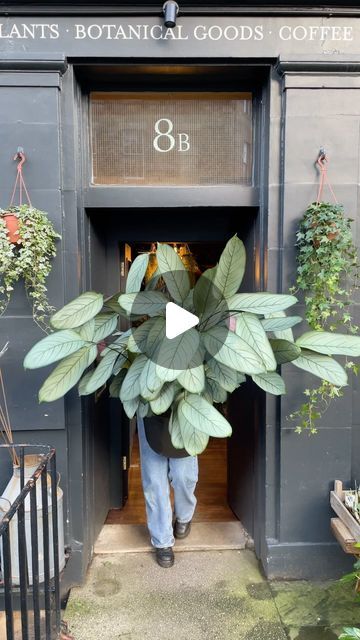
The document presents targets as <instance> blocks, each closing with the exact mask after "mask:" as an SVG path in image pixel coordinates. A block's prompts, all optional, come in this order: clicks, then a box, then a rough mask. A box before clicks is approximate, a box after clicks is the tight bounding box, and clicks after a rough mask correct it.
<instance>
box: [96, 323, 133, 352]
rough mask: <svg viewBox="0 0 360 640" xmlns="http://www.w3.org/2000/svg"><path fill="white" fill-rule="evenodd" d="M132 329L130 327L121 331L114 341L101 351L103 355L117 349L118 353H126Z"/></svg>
mask: <svg viewBox="0 0 360 640" xmlns="http://www.w3.org/2000/svg"><path fill="white" fill-rule="evenodd" d="M131 331H132V330H131V329H128V330H127V331H124V332H123V333H121V334H120V335H119V336H118V337H117V338H115V340H113V342H111V343H110V344H109V345H108V346H107V347H105V349H104V350H103V351H102V352H101V355H102V356H105V355H106V354H107V353H108V352H109V351H116V352H117V353H118V354H120V353H125V352H126V347H127V344H128V340H129V337H130V335H131Z"/></svg>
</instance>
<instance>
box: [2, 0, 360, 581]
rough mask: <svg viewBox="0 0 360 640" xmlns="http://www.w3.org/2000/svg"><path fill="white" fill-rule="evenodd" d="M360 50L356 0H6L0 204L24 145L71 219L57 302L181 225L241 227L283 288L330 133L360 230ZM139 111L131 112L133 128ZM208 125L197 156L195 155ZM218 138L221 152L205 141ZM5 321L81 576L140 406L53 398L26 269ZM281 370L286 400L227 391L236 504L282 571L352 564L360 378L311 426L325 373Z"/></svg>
mask: <svg viewBox="0 0 360 640" xmlns="http://www.w3.org/2000/svg"><path fill="white" fill-rule="evenodd" d="M327 6H328V3H327ZM359 55H360V26H359V22H358V9H356V8H354V9H351V7H350V6H349V5H348V7H347V9H346V10H341V8H340V7H339V6H334V7H333V8H332V9H331V10H330V9H329V8H328V9H323V8H318V9H314V8H313V7H309V8H306V6H304V7H302V8H291V7H289V6H287V7H281V6H279V5H276V7H274V6H272V5H271V3H269V6H268V7H267V8H264V6H262V7H261V8H256V7H251V8H246V7H244V6H241V5H239V3H236V2H234V3H233V4H231V6H230V3H229V6H227V7H221V8H220V7H217V6H216V5H211V6H210V5H209V6H208V7H206V8H205V7H204V6H202V5H199V6H198V5H196V3H189V2H188V3H186V4H185V5H184V6H182V5H180V12H179V15H178V18H177V24H176V26H175V27H174V28H172V29H171V28H166V27H165V26H164V20H163V16H162V12H161V6H160V5H159V7H155V6H154V5H153V4H151V5H149V6H144V4H141V5H140V4H139V6H134V7H133V8H132V9H129V7H128V6H122V4H121V3H120V4H117V5H116V6H109V7H107V6H106V5H103V6H101V9H100V8H99V6H96V4H90V5H89V4H87V6H84V5H78V6H75V5H72V6H66V5H65V4H61V3H59V4H58V5H57V6H55V5H52V6H49V5H42V6H41V5H39V4H35V3H33V4H32V5H31V6H29V5H26V7H25V6H23V7H22V6H21V5H19V4H15V3H8V5H7V7H6V9H5V8H1V7H0V140H1V145H0V146H1V149H0V168H1V170H0V176H1V179H0V196H1V199H0V205H1V206H2V207H5V206H6V205H7V204H8V201H9V199H10V195H11V187H12V184H13V180H14V173H15V169H14V163H13V162H12V157H13V156H14V153H15V152H16V149H17V147H18V146H22V147H23V148H24V151H25V154H26V156H27V159H28V162H27V164H26V167H25V168H24V171H26V174H25V175H26V182H27V185H28V188H29V189H30V191H31V195H32V202H33V203H34V204H35V205H36V206H37V207H38V208H39V209H42V210H45V211H47V212H48V213H49V216H50V218H51V220H52V221H53V222H54V225H55V227H56V229H57V230H58V231H59V232H60V233H61V235H62V240H61V243H60V244H59V250H58V255H57V258H56V260H55V261H54V267H53V270H52V273H51V276H50V279H49V297H50V301H51V303H52V304H53V305H54V306H55V307H56V308H60V307H61V306H62V305H63V304H64V303H65V302H66V301H69V300H71V299H72V298H74V297H76V296H77V295H79V293H81V292H82V291H84V290H86V289H93V290H99V291H103V292H104V293H105V294H107V295H110V294H112V293H114V292H116V291H118V290H121V286H122V278H123V277H124V275H125V273H126V263H127V261H128V260H129V254H128V252H129V247H131V246H135V245H136V243H139V242H149V241H151V240H153V239H155V240H163V241H167V240H169V239H174V238H175V239H177V238H178V237H179V235H181V234H182V235H183V236H184V239H185V240H187V241H190V242H200V243H203V244H204V246H206V243H209V245H210V244H211V243H212V244H214V243H216V242H225V241H226V240H227V239H228V238H229V237H230V235H232V234H233V233H235V232H238V234H239V236H240V237H242V238H243V239H244V241H245V244H246V245H247V252H248V256H249V257H250V259H249V265H250V266H249V269H248V273H247V283H246V284H247V285H248V286H249V287H250V288H251V289H252V290H254V291H256V290H263V289H268V290H269V291H274V292H287V291H288V288H289V287H290V286H291V285H293V284H294V279H295V269H296V263H295V248H294V243H295V232H296V227H297V222H298V220H299V219H300V217H301V215H302V214H303V212H304V210H305V209H306V207H307V205H308V204H309V203H311V202H312V201H313V200H314V199H315V198H316V192H317V188H316V184H317V180H318V174H317V170H316V167H315V161H316V158H317V156H318V153H319V150H320V148H322V147H323V148H325V150H326V152H327V154H328V157H329V159H330V163H329V172H331V180H332V184H333V187H334V189H335V191H336V194H337V197H338V200H339V201H340V202H342V203H343V204H344V206H345V210H346V212H347V213H348V215H349V217H351V218H354V219H355V223H354V225H353V229H354V234H356V239H357V244H358V240H359V238H358V236H359V228H358V224H357V217H358V216H357V209H358V193H359V121H360V100H359V98H360V76H359V70H360V62H359V60H360V58H359ZM169 93H171V95H169ZM165 94H167V95H165ZM190 94H192V95H191V96H190ZM124 97H125V98H126V99H127V100H128V104H130V105H133V106H134V105H135V104H136V105H138V104H139V105H140V102H139V101H143V103H144V104H145V100H148V101H149V100H150V102H151V105H150V103H148V106H146V105H145V106H143V107H142V108H141V105H140V107H139V111H138V113H137V114H136V115H134V112H135V107H134V109H133V110H132V109H131V108H130V110H129V111H128V112H126V111H125V115H123V111H121V106H120V107H117V106H116V104H115V103H117V101H118V102H119V103H121V100H122V99H123V98H124ZM170 99H171V101H172V102H171V104H170V102H169V100H170ZM232 99H238V100H240V101H242V102H241V104H242V105H243V107H242V109H243V112H242V115H241V118H242V119H240V120H239V122H240V124H239V126H238V129H236V126H237V125H236V126H235V124H234V127H235V129H234V131H235V133H234V136H233V145H234V148H235V147H237V145H238V144H240V143H238V141H237V135H239V136H241V135H243V138H241V147H240V151H239V149H237V153H238V155H237V156H236V154H235V155H234V158H233V159H232V162H231V167H230V165H229V166H228V165H227V161H228V154H225V155H224V156H222V155H221V146H222V144H223V141H224V136H225V134H226V131H228V128H229V124H228V121H227V122H226V123H225V125H224V131H223V132H222V134H221V136H218V137H216V136H217V132H216V126H217V125H216V123H217V122H218V121H219V120H216V119H215V120H214V121H211V122H210V124H209V119H208V120H207V116H206V113H209V110H210V112H211V110H213V111H215V110H216V108H217V107H216V105H218V103H219V101H221V100H223V101H224V102H226V101H227V100H230V101H231V100H232ZM191 100H193V101H194V104H195V103H196V104H197V105H198V106H197V107H196V109H197V111H196V112H195V111H191V109H192V104H189V102H191ZM186 101H188V106H187V107H186V109H185V107H184V104H185V102H186ZM212 101H213V103H214V108H213V109H212V107H211V103H212ZM200 103H201V104H200ZM205 103H206V104H205ZM199 104H200V106H199ZM102 109H103V111H104V112H105V115H104V112H103V111H102ZM117 109H118V110H117ZM169 109H170V110H171V112H170V111H169ZM194 109H195V106H194ZM206 109H208V111H206ZM219 109H220V107H219ZM221 109H222V111H221V112H222V113H223V111H224V108H223V106H221ZM126 113H127V114H128V115H126ZM169 113H170V115H169ZM126 117H128V118H129V121H130V123H131V126H128V128H127V133H126V136H123V137H121V136H122V129H123V128H124V127H125V125H126ZM239 118H240V116H239ZM144 121H146V125H145V128H146V127H147V130H148V133H149V136H150V137H149V140H150V143H151V144H152V148H151V153H152V154H153V155H150V156H149V157H148V158H147V157H146V156H145V157H141V159H139V156H141V151H142V150H141V148H140V151H139V148H138V146H137V145H138V142H139V140H138V137H137V133H136V132H137V131H138V129H139V126H140V125H139V122H140V123H141V122H142V123H143V122H144ZM160 121H163V122H162V123H161V122H160ZM194 121H195V125H194ZM159 122H160V124H159ZM204 122H205V125H204ZM109 123H110V124H109ZM124 123H125V124H124ZM246 123H247V124H246ZM202 125H204V126H203V128H201V127H202ZM141 126H142V127H143V125H141ZM187 127H188V128H187ZM246 127H248V128H246ZM205 129H206V130H205ZM197 130H200V131H201V135H200V134H199V135H198V137H197V138H196V154H197V156H199V157H200V164H202V165H203V171H202V174H201V175H200V173H201V172H200V173H199V174H196V170H198V167H199V162H198V160H196V158H195V160H194V155H196V154H195V152H194V154H193V155H192V156H191V152H192V151H193V147H194V144H193V140H195V132H196V131H197ZM244 131H245V133H244ZM224 132H225V133H224ZM237 132H238V133H237ZM164 136H165V139H164V140H162V139H161V138H163V137H164ZM202 136H203V137H202ZM120 138H121V142H119V140H120ZM214 139H215V141H216V143H215V146H214V143H213V140H214ZM239 139H240V138H239ZM202 140H203V145H204V146H203V148H202ZM157 145H158V149H157V148H156V146H157ZM216 145H217V146H216ZM140 147H141V145H140ZM227 148H228V147H227ZM134 149H135V151H136V150H137V151H136V152H135V151H134ZM154 149H155V151H154ZM157 152H158V153H157ZM189 152H190V153H189ZM216 152H218V153H219V158H220V160H219V162H217V163H216V162H211V161H208V159H209V158H211V157H212V154H215V153H216ZM156 153H157V155H156ZM187 153H188V154H189V155H188V156H187V155H186V154H187ZM126 154H128V156H129V160H128V162H127V164H126V163H125V162H123V163H121V162H120V160H119V156H121V157H125V156H126ZM154 154H155V155H154ZM190 161H191V163H192V164H190V167H191V170H189V165H188V162H190ZM139 163H140V164H139ZM156 163H158V164H156ZM140 165H141V170H140V169H139V166H140ZM234 166H235V167H236V168H237V171H235V172H234V173H233V174H232V173H231V170H232V169H231V168H233V167H234ZM194 167H195V168H194ZM196 168H197V169H196ZM181 239H182V238H181ZM302 311H303V308H301V312H302ZM355 312H356V310H355ZM0 323H1V324H0V326H1V336H2V337H3V338H4V341H6V340H9V349H8V351H7V353H6V355H5V356H4V358H3V360H2V368H3V372H4V374H5V376H6V381H7V394H8V400H9V410H10V414H11V418H12V423H13V425H14V431H15V438H16V441H17V442H20V441H23V442H33V443H35V442H41V443H47V444H51V445H53V446H55V447H56V450H57V456H58V467H59V471H60V474H61V484H62V488H63V489H64V492H65V496H66V514H67V515H66V523H65V529H66V540H67V545H68V547H69V552H70V558H69V561H68V564H67V568H66V574H67V577H66V580H67V582H68V584H75V583H78V582H81V580H82V579H83V576H84V574H85V571H86V567H87V565H88V563H89V561H90V559H91V556H92V552H93V546H94V541H95V539H96V537H97V535H98V533H99V530H100V528H101V526H102V524H103V522H104V520H105V518H106V514H107V511H108V510H109V509H110V508H111V507H121V505H122V504H123V501H124V496H125V493H126V481H127V478H126V472H125V473H122V472H121V471H120V469H121V465H122V461H123V457H124V446H125V444H126V443H125V444H124V435H123V434H124V432H125V429H123V430H121V429H120V428H119V425H120V424H124V423H125V421H124V416H123V415H122V414H121V407H120V403H117V402H116V401H113V400H111V401H110V400H107V399H106V398H105V397H104V395H102V396H101V397H100V398H98V399H95V400H94V399H85V400H84V399H83V400H80V399H79V398H78V396H77V393H76V392H75V391H74V392H70V393H69V394H67V396H66V398H65V400H59V401H56V402H54V403H52V404H48V405H45V404H42V405H39V404H38V402H37V392H38V389H39V386H40V384H41V381H42V380H43V379H44V377H45V374H44V372H43V371H41V370H39V371H38V372H37V371H31V372H29V371H28V372H25V371H24V370H23V366H22V362H23V358H24V355H25V354H26V352H27V351H28V350H29V348H30V346H31V345H32V344H33V343H34V342H35V341H36V340H38V339H39V338H40V337H41V332H40V331H39V329H38V328H37V326H36V325H35V324H34V323H33V321H32V318H31V315H30V312H29V306H28V302H27V300H26V297H25V295H24V293H23V290H22V287H21V286H19V287H18V288H17V290H16V291H15V292H14V295H13V297H12V300H11V303H10V305H9V307H8V309H7V311H6V314H5V315H4V316H3V317H2V318H1V319H0ZM283 375H284V378H285V380H286V385H287V391H288V393H287V395H286V396H284V397H283V398H282V399H281V401H280V400H279V399H276V398H274V397H272V396H267V397H265V396H263V395H262V394H256V393H255V391H254V390H253V389H252V388H250V387H247V388H246V389H245V391H241V393H239V394H237V395H236V394H235V396H236V397H235V398H233V399H232V400H231V402H230V406H229V411H230V415H231V418H232V421H233V424H234V427H236V429H235V428H234V432H236V433H235V434H234V436H233V441H232V444H230V453H229V467H228V474H229V496H230V497H229V504H230V506H231V507H232V509H233V511H234V512H235V513H236V515H237V517H238V518H239V519H240V520H241V521H242V522H243V524H244V526H245V527H246V528H247V530H248V531H249V533H250V534H251V536H252V537H253V538H254V541H255V551H256V554H257V556H258V557H259V559H260V560H261V563H262V565H263V567H264V570H265V572H266V574H267V575H268V576H269V577H288V578H314V577H332V576H338V575H341V573H342V571H343V570H345V569H346V568H347V567H348V566H349V564H351V561H349V560H348V558H346V557H345V555H344V554H343V552H342V551H341V550H340V548H339V547H338V545H337V543H336V541H335V540H334V538H333V536H332V533H331V531H330V517H331V511H330V507H329V500H328V494H329V490H330V488H331V485H332V482H333V480H334V479H335V478H339V479H341V480H343V481H344V482H347V483H350V482H353V481H354V480H358V479H359V470H360V468H359V453H360V436H359V417H358V416H359V415H360V414H359V398H358V382H357V381H356V380H355V381H354V382H353V383H352V384H350V385H349V387H348V388H347V389H346V391H345V393H344V397H343V398H341V399H339V400H338V401H337V403H336V405H334V408H333V409H332V410H331V413H329V414H327V415H326V418H324V420H323V422H322V425H321V427H320V429H319V433H318V435H316V436H314V437H311V438H310V437H308V436H307V435H301V436H299V435H297V434H296V433H295V431H294V425H293V424H292V423H291V422H289V420H288V419H287V416H288V415H289V414H290V413H291V411H293V410H294V409H296V408H297V407H298V405H299V403H300V402H301V401H302V391H303V389H304V388H305V387H306V386H307V385H309V384H310V383H311V381H310V380H309V378H307V377H306V376H305V374H304V375H302V373H301V372H300V370H296V371H295V370H294V369H292V370H291V371H290V368H289V369H288V368H287V366H286V365H285V366H284V367H283ZM19 390H20V392H19ZM125 448H126V447H125ZM5 475H6V472H5V470H4V473H3V472H2V473H1V476H0V480H1V481H3V478H4V477H5Z"/></svg>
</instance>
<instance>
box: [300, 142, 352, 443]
mask: <svg viewBox="0 0 360 640" xmlns="http://www.w3.org/2000/svg"><path fill="white" fill-rule="evenodd" d="M315 164H316V167H317V169H318V170H319V172H320V179H319V186H318V191H317V199H316V201H315V202H313V203H312V204H311V205H310V206H309V207H308V208H307V210H306V212H305V214H304V216H303V218H302V219H301V221H300V224H299V229H298V231H297V234H296V237H297V242H296V246H297V248H298V257H297V278H296V287H293V288H292V289H291V291H292V292H296V291H299V290H300V291H303V292H304V302H305V307H306V314H305V315H306V320H307V322H308V323H309V325H310V327H311V329H316V330H322V331H328V332H333V331H337V330H340V331H341V332H344V331H346V332H347V333H350V334H356V333H357V332H358V327H357V325H356V324H354V322H353V317H352V315H351V308H350V307H351V303H352V298H353V294H354V290H355V289H356V288H358V278H359V263H358V255H357V249H356V247H355V246H354V243H353V238H352V233H351V223H352V222H353V220H352V219H351V218H348V217H346V215H345V212H344V207H343V205H342V204H340V203H339V202H338V200H337V197H336V195H335V191H334V189H333V187H332V185H331V183H330V181H329V178H328V172H327V169H328V165H329V161H328V158H327V155H326V153H325V151H324V149H321V150H320V152H319V156H318V158H317V160H316V163H315ZM326 187H327V188H328V190H329V193H330V196H331V199H332V202H328V201H324V200H323V197H324V192H325V188H326ZM346 366H347V368H349V369H351V370H352V371H354V373H357V371H358V367H357V365H355V364H354V363H353V362H351V361H348V362H347V364H346ZM305 395H306V396H307V398H308V402H306V403H305V404H304V405H302V407H301V408H300V410H299V411H297V412H295V413H294V414H291V417H292V418H294V419H297V420H298V419H299V418H300V424H298V426H297V429H298V431H301V430H302V429H303V428H307V429H310V433H314V432H316V428H315V426H314V421H316V420H317V419H318V418H320V417H321V415H322V413H323V412H324V411H325V410H326V409H327V407H328V405H329V402H330V401H331V400H332V399H333V398H335V397H337V396H340V395H342V391H341V389H340V388H339V387H336V386H334V385H332V384H330V383H329V382H324V381H323V382H322V384H321V385H320V387H318V388H316V389H311V390H310V389H306V390H305Z"/></svg>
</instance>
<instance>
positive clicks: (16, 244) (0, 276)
mask: <svg viewBox="0 0 360 640" xmlns="http://www.w3.org/2000/svg"><path fill="white" fill-rule="evenodd" d="M15 159H20V162H19V164H18V167H17V177H16V181H15V185H14V190H13V193H12V197H11V203H10V206H9V207H8V208H7V209H5V210H2V209H0V315H1V314H2V313H4V311H5V309H6V307H7V306H8V304H9V301H10V298H11V292H12V291H13V289H14V284H15V283H16V282H18V281H19V280H23V281H24V285H25V290H26V293H27V295H28V297H29V299H30V300H31V303H32V312H33V319H34V321H35V322H36V323H37V324H38V325H39V326H40V328H41V329H42V330H44V331H47V329H48V321H47V319H48V317H49V316H50V315H51V314H52V313H53V312H54V308H53V307H52V306H51V305H50V304H49V301H48V299H47V287H46V279H47V277H48V275H49V273H50V271H51V266H52V265H51V259H52V258H53V257H54V256H55V255H56V240H57V239H58V238H60V237H61V236H60V235H59V234H58V233H56V231H55V229H54V227H53V224H52V222H51V221H50V220H49V218H48V215H47V213H46V212H44V211H40V210H39V209H36V208H35V207H33V206H32V204H31V201H30V197H29V194H28V191H27V189H26V185H25V182H24V178H23V176H22V165H23V163H24V162H25V155H24V153H23V151H22V150H19V151H18V153H17V155H16V156H15ZM17 188H18V189H19V201H20V204H19V205H17V206H15V205H14V204H13V202H14V198H15V193H16V190H17ZM23 192H24V193H25V195H26V198H27V200H28V204H22V198H23Z"/></svg>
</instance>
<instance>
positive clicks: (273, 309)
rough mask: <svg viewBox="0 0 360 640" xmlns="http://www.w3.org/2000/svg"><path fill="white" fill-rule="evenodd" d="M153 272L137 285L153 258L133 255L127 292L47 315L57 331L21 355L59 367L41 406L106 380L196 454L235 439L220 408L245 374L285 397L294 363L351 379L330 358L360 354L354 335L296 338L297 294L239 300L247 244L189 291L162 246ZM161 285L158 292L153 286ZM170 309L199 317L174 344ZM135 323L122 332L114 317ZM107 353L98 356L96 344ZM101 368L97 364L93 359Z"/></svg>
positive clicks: (90, 298)
mask: <svg viewBox="0 0 360 640" xmlns="http://www.w3.org/2000/svg"><path fill="white" fill-rule="evenodd" d="M156 256H157V265H158V266H157V270H156V272H155V274H154V276H153V277H152V278H151V279H150V281H149V282H148V283H147V284H146V286H145V288H144V285H143V280H144V275H145V272H146V269H147V266H148V260H149V255H148V254H142V255H140V256H138V257H137V258H136V259H135V260H134V262H133V264H132V266H131V269H130V271H129V275H128V278H127V283H126V291H125V293H121V294H116V295H114V296H113V297H112V298H110V299H108V300H105V301H104V298H103V296H102V295H101V294H100V293H96V292H92V291H89V292H86V293H84V294H82V295H80V296H79V297H78V298H76V299H75V300H73V301H72V302H70V303H69V304H67V305H65V307H63V308H62V309H61V310H60V311H58V312H57V313H55V314H54V315H53V316H52V318H51V324H52V327H53V328H54V332H53V333H52V334H50V335H49V336H47V337H46V338H44V339H42V340H40V341H39V342H38V343H36V344H35V345H34V346H33V347H32V349H31V350H30V351H29V353H28V354H27V356H26V358H25V361H24V366H25V367H26V368H29V369H35V368H38V367H42V366H46V365H49V364H52V363H55V362H58V361H60V362H59V363H58V364H57V366H56V367H55V369H54V370H53V371H52V373H51V374H50V375H49V376H48V377H47V378H46V380H45V382H44V384H43V385H42V387H41V389H40V391H39V400H40V402H44V401H46V402H51V401H53V400H57V399H58V398H60V397H62V396H63V395H64V394H65V393H66V392H67V391H69V389H71V388H72V387H74V385H76V384H79V387H78V388H79V394H80V395H86V394H91V393H93V392H94V391H96V390H97V389H99V388H101V387H102V386H103V385H104V384H105V383H107V382H108V381H110V387H109V388H110V394H111V395H112V396H114V397H118V398H119V399H120V400H121V402H122V404H123V407H124V410H125V412H126V414H127V415H128V416H129V417H130V418H131V417H133V416H134V415H135V413H136V412H138V413H139V414H140V415H141V416H142V417H147V416H151V415H154V414H155V415H165V414H166V413H167V412H169V414H170V415H169V418H168V426H169V432H170V434H171V440H172V443H173V445H174V446H175V447H176V448H179V449H180V448H185V449H186V451H187V452H188V453H189V454H191V455H195V454H198V453H200V452H201V451H203V450H204V449H205V447H206V445H207V443H208V439H209V436H215V437H223V436H229V435H230V434H231V426H230V424H229V422H228V421H227V420H226V418H225V417H224V415H223V414H222V413H221V411H219V409H218V408H217V406H216V405H219V404H221V403H223V402H225V401H226V398H227V395H228V394H229V393H231V392H233V391H234V390H235V389H236V388H237V387H239V386H240V385H241V384H242V383H243V382H244V380H245V378H246V376H248V377H250V378H251V379H252V380H253V381H254V383H255V384H257V385H258V386H259V387H260V388H261V389H263V390H264V391H267V392H269V393H272V394H275V395H280V394H283V393H285V383H284V380H283V379H282V377H281V375H280V373H279V366H280V365H282V364H284V363H287V362H291V363H292V364H293V365H294V366H296V367H299V368H300V369H304V370H306V371H309V372H310V373H312V374H314V375H315V376H318V377H320V378H322V379H325V380H327V381H329V382H331V383H332V384H335V385H338V386H340V387H341V386H344V385H346V384H347V373H346V371H345V369H344V368H343V367H342V366H341V364H340V363H339V362H337V361H336V360H335V359H334V358H333V357H332V356H333V355H351V356H352V357H354V356H358V355H360V338H359V337H357V336H348V335H342V334H338V333H330V332H325V331H308V332H306V333H304V334H302V335H300V336H299V337H298V338H297V339H296V340H295V339H294V337H293V333H292V327H293V326H295V325H296V324H298V323H299V322H301V320H302V319H301V317H299V316H287V315H286V313H285V310H286V309H288V308H289V307H291V306H292V305H294V304H295V303H296V302H297V299H296V298H295V297H294V296H293V295H287V294H273V293H238V289H239V287H240V285H241V281H242V278H243V275H244V271H245V249H244V245H243V243H242V242H241V240H239V238H237V237H236V236H234V237H233V238H231V239H230V240H229V242H228V243H227V245H226V247H225V249H224V251H223V252H222V254H221V256H220V259H219V262H218V264H217V266H216V267H214V268H212V269H209V270H207V271H205V272H204V273H203V274H202V275H201V276H200V277H199V279H198V280H197V282H196V284H195V285H194V286H193V287H192V286H191V283H190V279H189V275H188V272H187V271H186V269H185V267H184V265H183V262H182V260H181V258H180V257H179V256H178V255H177V253H176V252H175V251H174V250H173V248H172V247H170V246H169V245H167V244H158V247H157V252H156ZM159 282H160V285H159ZM169 302H173V303H175V304H177V305H178V306H180V307H182V308H184V309H186V310H188V311H189V312H191V313H194V314H196V315H197V316H198V318H199V322H198V324H197V326H195V327H193V328H191V329H189V330H188V331H185V332H184V333H182V334H181V335H179V336H177V337H176V338H173V339H170V338H167V337H166V318H165V313H166V305H167V304H168V303H169ZM120 315H121V316H125V317H128V318H129V319H132V320H136V322H135V324H136V326H133V327H131V328H129V329H128V330H127V331H125V332H119V331H118V330H117V325H118V319H119V316H120ZM103 340H106V342H107V345H106V348H105V349H103V350H102V352H101V356H100V357H98V358H97V355H98V345H99V343H101V341H103ZM96 359H97V360H98V363H97V364H96V366H95V367H93V364H94V362H95V360H96Z"/></svg>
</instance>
